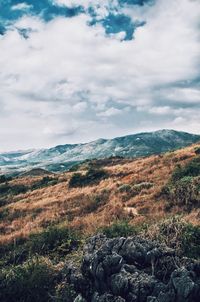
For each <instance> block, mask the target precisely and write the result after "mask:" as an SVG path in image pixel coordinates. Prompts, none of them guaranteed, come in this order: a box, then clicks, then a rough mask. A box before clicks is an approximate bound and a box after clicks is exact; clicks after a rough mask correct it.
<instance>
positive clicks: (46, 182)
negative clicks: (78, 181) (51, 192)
mask: <svg viewBox="0 0 200 302" xmlns="http://www.w3.org/2000/svg"><path fill="white" fill-rule="evenodd" d="M57 183H58V179H57V178H53V177H49V176H44V177H43V178H42V179H40V180H38V181H37V182H35V183H34V184H33V185H32V186H31V188H30V189H31V190H37V189H41V188H45V187H47V186H53V185H56V184H57Z"/></svg>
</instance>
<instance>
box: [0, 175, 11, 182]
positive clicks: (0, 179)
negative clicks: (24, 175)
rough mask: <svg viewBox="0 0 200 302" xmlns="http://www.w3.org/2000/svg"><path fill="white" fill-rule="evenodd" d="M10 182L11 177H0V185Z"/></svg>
mask: <svg viewBox="0 0 200 302" xmlns="http://www.w3.org/2000/svg"><path fill="white" fill-rule="evenodd" d="M10 180H12V177H11V176H6V175H0V184H2V183H5V182H7V181H10Z"/></svg>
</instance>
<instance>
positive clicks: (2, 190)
mask: <svg viewBox="0 0 200 302" xmlns="http://www.w3.org/2000/svg"><path fill="white" fill-rule="evenodd" d="M27 191H28V187H27V186H25V185H21V184H18V185H9V184H8V183H4V184H2V185H0V195H8V194H10V195H18V194H24V193H26V192H27Z"/></svg>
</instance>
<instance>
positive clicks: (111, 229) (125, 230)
mask: <svg viewBox="0 0 200 302" xmlns="http://www.w3.org/2000/svg"><path fill="white" fill-rule="evenodd" d="M100 231H101V232H102V233H103V234H105V235H106V237H108V238H114V237H127V236H133V235H135V234H136V233H137V230H136V228H135V227H134V226H132V225H130V224H129V223H128V221H126V220H125V221H116V222H114V223H113V224H111V225H109V226H106V227H103V228H101V229H100Z"/></svg>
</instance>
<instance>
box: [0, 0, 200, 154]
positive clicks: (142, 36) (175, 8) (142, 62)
mask: <svg viewBox="0 0 200 302" xmlns="http://www.w3.org/2000/svg"><path fill="white" fill-rule="evenodd" d="M199 117H200V0H168V1H166V0H25V1H20V0H0V151H8V150H19V149H29V148H41V147H42V148H43V147H45V148H46V147H50V146H54V145H58V144H67V143H78V142H88V141H92V140H95V139H98V138H112V137H116V136H122V135H127V134H132V133H137V132H143V131H153V130H158V129H164V128H167V129H176V130H182V131H186V132H191V133H198V134H200V118H199Z"/></svg>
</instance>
